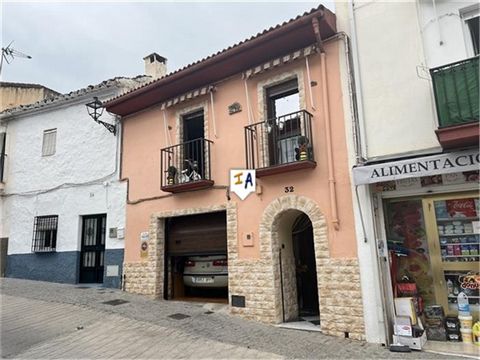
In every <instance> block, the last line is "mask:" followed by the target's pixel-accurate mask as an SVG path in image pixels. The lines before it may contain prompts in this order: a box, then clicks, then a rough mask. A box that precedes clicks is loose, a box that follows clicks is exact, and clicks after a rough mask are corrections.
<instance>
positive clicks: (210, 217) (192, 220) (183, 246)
mask: <svg viewBox="0 0 480 360" xmlns="http://www.w3.org/2000/svg"><path fill="white" fill-rule="evenodd" d="M166 250H167V254H168V255H173V256H184V255H199V254H226V253H227V217H226V212H225V211H222V212H215V213H208V214H199V215H190V216H179V217H175V218H171V219H169V221H168V222H167V249H166Z"/></svg>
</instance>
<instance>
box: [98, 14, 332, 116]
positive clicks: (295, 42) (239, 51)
mask: <svg viewBox="0 0 480 360" xmlns="http://www.w3.org/2000/svg"><path fill="white" fill-rule="evenodd" d="M314 18H317V19H319V23H320V32H321V36H322V38H323V39H327V38H329V37H331V36H333V35H335V33H336V18H335V15H334V14H333V13H332V12H331V11H329V10H328V9H326V8H324V7H323V6H322V5H320V6H319V7H318V8H316V9H312V10H311V11H310V12H308V13H305V14H304V15H302V16H298V17H297V18H295V19H292V20H290V21H288V22H285V23H283V24H281V25H277V26H275V27H273V28H270V29H268V30H265V31H264V32H262V33H259V34H257V35H256V36H253V37H252V38H250V39H248V40H245V41H243V42H240V43H238V44H236V45H234V46H231V47H229V48H227V49H224V50H222V51H220V52H218V53H216V54H214V55H212V56H210V57H207V58H205V59H202V60H200V61H198V62H196V63H193V64H190V65H188V66H186V67H184V68H183V69H180V70H178V71H176V72H173V73H171V74H169V75H167V76H164V77H162V78H160V79H157V80H155V81H152V82H151V83H148V84H146V85H144V86H142V87H140V88H137V89H134V90H132V91H130V92H128V93H126V94H124V95H122V96H119V97H116V98H113V99H111V100H109V101H107V102H105V107H106V109H107V111H109V112H111V113H115V114H118V115H121V116H127V115H131V114H133V113H136V112H139V111H142V110H144V109H146V108H148V107H151V106H154V105H158V104H161V103H163V102H165V101H166V100H167V99H171V98H175V97H177V96H179V95H181V94H184V93H187V92H188V91H190V90H192V89H198V88H202V87H204V86H207V85H209V84H215V83H216V82H219V81H221V80H223V79H225V78H228V77H230V76H233V75H236V74H241V73H242V72H243V71H246V70H248V69H249V68H252V67H255V66H258V65H259V64H264V63H265V62H268V61H270V60H271V59H276V58H280V57H282V56H283V55H285V54H289V53H291V52H295V51H297V50H299V49H303V48H305V47H307V46H309V45H311V44H314V43H315V42H316V38H315V34H314V32H313V28H312V19H314Z"/></svg>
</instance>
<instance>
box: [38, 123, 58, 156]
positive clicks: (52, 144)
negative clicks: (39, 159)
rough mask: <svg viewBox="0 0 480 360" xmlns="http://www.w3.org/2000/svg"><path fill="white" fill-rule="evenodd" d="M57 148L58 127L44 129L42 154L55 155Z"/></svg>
mask: <svg viewBox="0 0 480 360" xmlns="http://www.w3.org/2000/svg"><path fill="white" fill-rule="evenodd" d="M47 142H48V143H47ZM56 150H57V129H56V128H55V129H48V130H44V131H43V142H42V156H51V155H55V152H56Z"/></svg>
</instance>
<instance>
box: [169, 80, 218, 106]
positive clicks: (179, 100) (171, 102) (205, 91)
mask: <svg viewBox="0 0 480 360" xmlns="http://www.w3.org/2000/svg"><path fill="white" fill-rule="evenodd" d="M210 91H215V86H213V85H208V86H204V87H202V88H199V89H195V90H192V91H189V92H187V93H185V94H182V95H180V96H176V97H174V98H172V99H169V100H167V101H165V102H164V103H162V105H161V109H162V110H163V109H165V108H168V107H171V106H174V105H177V104H180V103H182V102H184V101H187V100H191V99H195V98H197V97H199V96H202V95H206V94H208V93H209V92H210Z"/></svg>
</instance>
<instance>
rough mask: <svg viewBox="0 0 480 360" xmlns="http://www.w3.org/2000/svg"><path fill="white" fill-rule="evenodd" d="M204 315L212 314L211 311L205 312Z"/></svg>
mask: <svg viewBox="0 0 480 360" xmlns="http://www.w3.org/2000/svg"><path fill="white" fill-rule="evenodd" d="M204 314H205V315H210V314H213V311H205V312H204Z"/></svg>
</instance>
